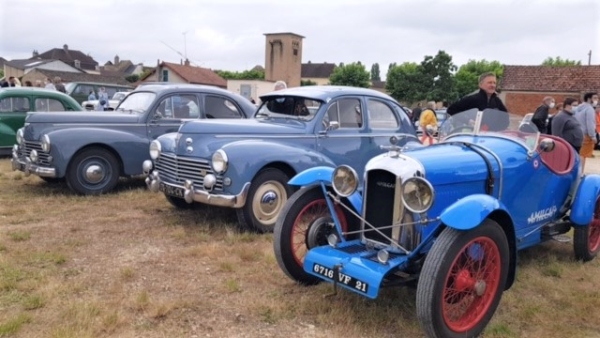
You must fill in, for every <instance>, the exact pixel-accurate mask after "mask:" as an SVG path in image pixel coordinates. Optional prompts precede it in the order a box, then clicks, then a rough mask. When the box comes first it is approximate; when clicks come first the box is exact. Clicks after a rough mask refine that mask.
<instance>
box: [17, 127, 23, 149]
mask: <svg viewBox="0 0 600 338" xmlns="http://www.w3.org/2000/svg"><path fill="white" fill-rule="evenodd" d="M23 134H24V133H23V128H19V130H17V144H19V145H22V144H23V142H25V138H24V136H23Z"/></svg>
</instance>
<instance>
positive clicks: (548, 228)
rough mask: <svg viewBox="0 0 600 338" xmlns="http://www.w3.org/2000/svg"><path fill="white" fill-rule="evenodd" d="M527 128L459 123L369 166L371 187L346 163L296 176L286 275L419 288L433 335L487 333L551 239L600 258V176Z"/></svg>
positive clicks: (368, 290)
mask: <svg viewBox="0 0 600 338" xmlns="http://www.w3.org/2000/svg"><path fill="white" fill-rule="evenodd" d="M519 121H520V119H519V118H515V119H511V118H510V116H509V114H507V113H505V112H501V111H497V110H486V111H483V112H482V111H476V110H472V111H467V112H463V113H460V114H457V115H454V116H452V117H451V118H449V119H448V121H446V123H444V125H443V126H442V128H441V129H440V142H439V143H437V144H434V145H431V146H428V147H420V148H413V149H410V150H406V149H404V148H403V147H400V146H397V145H393V144H392V145H391V146H389V151H388V152H387V153H385V154H382V155H378V156H376V157H374V158H372V159H371V160H370V161H369V162H368V163H367V164H366V167H365V170H364V180H362V181H363V182H364V185H363V186H362V189H361V187H360V186H359V182H361V180H360V178H359V177H358V175H357V174H356V172H355V171H354V170H353V169H352V168H350V167H348V166H344V165H342V166H338V167H337V168H335V169H334V168H328V167H317V168H312V169H309V170H306V171H304V172H302V173H300V174H298V175H296V176H295V177H294V178H292V180H291V181H290V184H291V185H295V186H301V187H302V188H301V189H300V190H298V191H297V192H296V193H295V194H294V195H292V196H291V198H290V199H289V200H288V201H287V203H286V205H285V207H284V209H283V210H282V212H281V214H280V216H279V218H278V220H277V223H276V226H275V231H274V249H275V255H276V258H277V262H278V264H279V266H280V267H281V268H282V270H283V271H284V272H285V273H286V274H287V275H288V276H289V277H290V278H291V279H293V280H295V281H297V282H299V283H301V284H306V285H310V284H315V283H317V282H319V281H322V280H325V281H328V282H330V283H333V284H334V286H339V287H341V288H345V289H348V290H350V291H353V292H356V293H358V294H360V295H363V296H365V297H368V298H376V297H377V296H378V294H379V290H380V289H381V288H382V287H384V286H392V285H402V284H413V285H414V284H416V285H417V299H416V307H417V314H418V318H419V320H420V323H421V325H422V327H423V329H424V331H425V333H426V334H427V335H428V336H430V337H475V336H477V335H479V334H480V333H481V332H482V331H483V329H484V328H485V326H486V325H487V323H488V322H489V320H490V319H491V317H492V316H493V314H494V312H495V310H496V308H497V306H498V304H499V302H500V298H501V296H502V293H503V291H504V290H507V289H509V288H510V287H511V285H512V284H513V282H514V280H515V270H516V265H517V264H516V261H517V251H519V250H522V249H525V248H528V247H532V246H535V245H538V244H540V243H542V242H544V241H547V240H551V239H555V240H559V241H563V242H566V241H573V245H574V252H575V258H576V259H578V260H582V261H589V260H591V259H593V258H594V257H595V256H596V255H597V254H598V251H599V250H600V200H599V199H598V196H599V190H600V176H599V175H583V176H582V173H581V169H580V162H579V157H578V155H577V153H576V152H575V150H574V149H573V148H572V147H571V146H570V145H569V144H568V143H566V142H565V141H564V140H562V139H560V138H558V137H554V136H550V135H544V134H540V133H539V132H537V130H535V129H532V128H522V129H519ZM394 141H395V140H392V143H394ZM571 230H573V231H572V236H571V232H570V231H571Z"/></svg>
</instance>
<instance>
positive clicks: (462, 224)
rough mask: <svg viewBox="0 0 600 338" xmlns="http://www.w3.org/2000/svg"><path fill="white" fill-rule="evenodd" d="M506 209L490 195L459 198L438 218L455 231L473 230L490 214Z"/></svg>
mask: <svg viewBox="0 0 600 338" xmlns="http://www.w3.org/2000/svg"><path fill="white" fill-rule="evenodd" d="M498 209H500V210H504V211H506V208H505V207H504V206H503V205H502V204H501V203H500V201H498V200H497V199H496V198H494V197H492V196H490V195H484V194H477V195H470V196H467V197H464V198H461V199H460V200H458V201H457V202H455V203H454V204H452V205H451V206H449V207H447V208H446V209H445V210H444V211H443V212H442V215H441V216H440V218H441V220H442V222H443V223H444V224H446V225H447V226H449V227H451V228H454V229H457V230H469V229H473V228H475V227H476V226H478V225H479V224H481V222H483V220H484V219H486V218H487V217H488V216H489V215H490V214H491V213H492V212H494V211H496V210H498Z"/></svg>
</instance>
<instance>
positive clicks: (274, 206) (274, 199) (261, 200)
mask: <svg viewBox="0 0 600 338" xmlns="http://www.w3.org/2000/svg"><path fill="white" fill-rule="evenodd" d="M286 201H287V193H286V191H285V187H284V186H283V185H282V184H281V183H279V182H277V181H268V182H265V183H264V184H263V185H261V186H260V187H258V189H257V190H256V193H255V194H254V198H253V199H252V212H253V213H254V217H256V219H257V220H258V221H259V222H261V223H262V224H265V225H274V224H275V221H277V215H279V211H280V210H281V208H282V207H283V205H284V204H285V202H286Z"/></svg>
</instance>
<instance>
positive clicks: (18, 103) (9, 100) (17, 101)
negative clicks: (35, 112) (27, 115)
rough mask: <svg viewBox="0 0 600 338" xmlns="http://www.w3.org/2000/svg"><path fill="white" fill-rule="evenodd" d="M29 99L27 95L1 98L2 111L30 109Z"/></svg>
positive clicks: (0, 106) (0, 107)
mask: <svg viewBox="0 0 600 338" xmlns="http://www.w3.org/2000/svg"><path fill="white" fill-rule="evenodd" d="M29 110H30V109H29V100H28V99H27V98H26V97H6V98H4V99H2V100H0V113H14V112H27V111H29Z"/></svg>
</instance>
